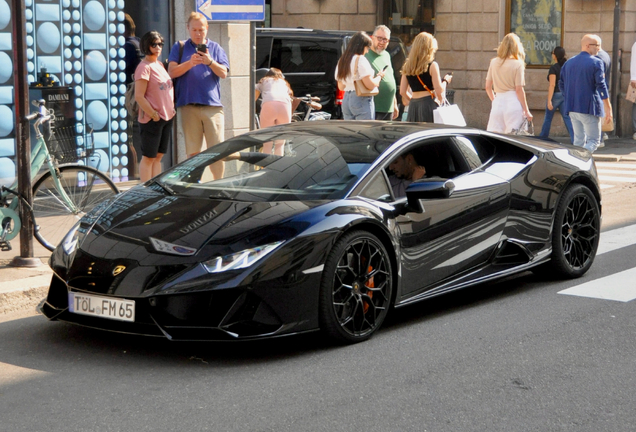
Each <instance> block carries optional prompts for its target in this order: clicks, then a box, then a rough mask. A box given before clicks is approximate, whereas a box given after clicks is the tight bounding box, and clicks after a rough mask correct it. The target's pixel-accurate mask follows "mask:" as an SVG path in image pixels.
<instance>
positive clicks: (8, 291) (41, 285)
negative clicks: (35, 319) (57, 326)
mask: <svg viewBox="0 0 636 432" xmlns="http://www.w3.org/2000/svg"><path fill="white" fill-rule="evenodd" d="M50 285H51V272H47V273H44V274H36V275H33V276H31V277H26V278H21V279H14V280H8V281H6V282H0V316H2V315H7V314H11V313H14V312H21V311H25V310H28V309H35V307H36V306H37V305H38V304H39V303H40V302H41V301H42V300H43V299H45V298H46V296H47V294H48V290H49V286H50Z"/></svg>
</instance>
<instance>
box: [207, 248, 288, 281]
mask: <svg viewBox="0 0 636 432" xmlns="http://www.w3.org/2000/svg"><path fill="white" fill-rule="evenodd" d="M282 243H283V242H282V241H279V242H276V243H270V244H267V245H265V246H258V247H255V248H252V249H245V250H244V251H241V252H237V253H235V254H232V255H226V256H223V257H216V258H213V259H211V260H208V261H205V262H204V263H203V266H204V267H205V269H206V270H207V271H208V273H220V272H224V271H226V270H236V269H242V268H247V267H249V266H251V265H252V264H254V263H255V262H256V261H258V260H260V259H261V258H263V257H264V256H265V255H267V254H268V253H270V252H272V251H273V250H274V249H276V248H277V247H278V246H280V245H281V244H282Z"/></svg>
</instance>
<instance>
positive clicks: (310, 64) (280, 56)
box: [271, 39, 326, 73]
mask: <svg viewBox="0 0 636 432" xmlns="http://www.w3.org/2000/svg"><path fill="white" fill-rule="evenodd" d="M271 66H273V67H277V68H279V69H280V70H282V71H283V73H294V72H326V64H325V59H324V57H323V53H322V48H321V47H320V45H318V44H317V43H315V42H310V41H302V40H293V39H275V40H274V49H273V53H272V60H271Z"/></svg>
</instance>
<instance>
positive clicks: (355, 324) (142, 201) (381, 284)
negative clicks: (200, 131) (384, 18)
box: [42, 121, 601, 342]
mask: <svg viewBox="0 0 636 432" xmlns="http://www.w3.org/2000/svg"><path fill="white" fill-rule="evenodd" d="M405 161H408V163H409V164H415V165H416V166H417V167H418V169H419V173H420V174H423V176H421V178H419V179H418V180H415V181H412V180H413V178H415V176H414V175H411V174H408V175H410V176H411V177H410V178H408V175H405V174H404V172H403V171H404V170H403V169H402V168H404V167H405V166H407V165H408V164H407V163H406V162H405ZM400 164H402V165H400ZM400 166H401V167H402V168H400ZM398 168H400V169H398ZM411 168H412V167H411ZM222 170H224V174H223V175H221V174H220V171H222ZM212 171H215V172H216V173H217V174H216V175H218V176H219V177H221V178H219V179H214V177H213V174H212ZM411 172H412V171H409V173H411ZM405 177H406V178H405ZM600 223H601V197H600V191H599V184H598V179H597V173H596V167H595V165H594V161H593V159H592V155H591V154H590V153H589V152H588V151H587V150H585V149H582V148H579V147H573V146H562V145H560V144H557V143H555V142H548V141H543V140H540V139H537V138H534V137H513V136H504V135H497V134H492V133H488V132H484V131H480V130H476V129H469V128H451V127H442V126H437V125H430V124H429V125H425V124H415V123H401V122H400V123H391V122H362V121H355V122H346V121H329V122H300V123H292V124H288V125H283V126H278V127H273V128H267V129H261V130H258V131H254V132H251V133H246V134H244V135H241V136H237V137H235V138H232V139H230V140H227V141H225V142H223V143H221V144H218V145H216V146H214V147H213V148H211V149H209V150H207V151H205V152H202V153H200V154H198V155H196V156H194V157H192V158H190V159H188V160H186V161H184V162H183V163H181V164H179V165H177V166H175V167H174V168H172V169H170V170H169V171H166V172H165V173H163V174H161V175H159V176H158V177H156V178H154V179H152V180H150V181H148V182H146V183H145V184H140V185H138V186H136V187H134V188H132V189H130V190H129V191H127V192H125V193H122V194H120V195H117V196H115V197H114V198H112V199H111V200H109V201H105V202H103V203H101V204H100V205H99V206H98V207H97V208H95V209H94V210H93V211H92V212H90V213H89V214H87V215H86V216H85V217H84V218H82V219H81V220H80V221H79V222H78V223H77V225H76V226H75V227H74V228H73V229H72V230H71V231H70V232H69V233H68V235H67V236H66V237H65V239H64V240H63V241H62V243H61V244H60V245H59V246H58V247H57V249H56V250H55V251H54V252H53V255H52V256H51V259H50V265H51V267H52V269H53V272H54V276H53V278H52V281H51V286H50V290H49V293H48V297H47V300H46V302H45V304H44V305H43V307H42V310H43V313H44V314H45V315H46V316H47V317H48V318H50V319H52V320H60V321H66V322H70V323H75V324H80V325H84V326H88V327H94V328H100V329H106V330H112V331H118V332H125V333H135V334H143V335H154V336H163V337H166V338H169V339H173V340H245V339H255V338H264V337H274V336H280V335H288V334H298V333H303V332H309V331H314V330H319V329H320V330H323V331H324V332H325V333H326V334H328V335H329V336H331V337H333V338H335V339H336V340H339V341H340V342H358V341H363V340H365V339H368V338H369V337H370V336H371V335H373V333H374V332H375V331H376V330H378V328H380V326H381V325H382V322H383V321H384V319H385V317H386V316H387V313H390V311H391V310H392V308H399V307H401V306H404V305H407V304H411V303H413V302H417V301H420V300H425V299H427V298H430V297H433V296H437V295H440V294H443V293H447V292H449V291H453V290H457V289H459V288H466V287H472V288H471V289H478V287H476V286H475V285H477V284H479V283H481V282H484V281H489V280H493V279H496V278H501V277H504V276H508V275H510V274H512V273H516V272H521V271H525V270H528V269H533V270H537V271H545V272H547V274H549V275H553V276H555V277H578V276H581V275H582V274H584V273H585V272H586V271H587V270H588V269H589V268H590V266H591V265H592V262H593V261H594V257H595V255H596V250H597V247H598V242H599V236H600Z"/></svg>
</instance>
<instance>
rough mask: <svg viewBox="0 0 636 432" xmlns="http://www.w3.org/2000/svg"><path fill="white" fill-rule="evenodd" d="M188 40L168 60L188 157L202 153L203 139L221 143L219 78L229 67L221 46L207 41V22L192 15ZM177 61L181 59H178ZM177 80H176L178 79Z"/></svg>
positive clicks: (219, 173)
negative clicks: (174, 81) (174, 82)
mask: <svg viewBox="0 0 636 432" xmlns="http://www.w3.org/2000/svg"><path fill="white" fill-rule="evenodd" d="M188 32H189V33H190V39H188V40H187V41H185V42H184V43H183V52H182V53H181V54H180V51H181V48H180V42H176V43H175V44H174V45H173V46H172V49H171V50H170V56H169V57H168V61H169V65H168V73H169V74H170V77H172V79H173V80H174V79H176V84H175V94H176V99H177V100H176V104H175V105H176V107H177V112H178V113H179V118H180V119H181V127H182V128H183V135H184V138H185V143H186V153H187V155H188V157H191V156H194V155H195V154H197V153H199V152H200V151H201V147H202V146H203V137H204V136H205V142H206V144H207V147H211V146H213V145H216V144H218V143H220V142H221V141H223V140H224V130H225V117H224V114H223V105H222V104H221V91H220V90H221V87H220V81H221V78H225V77H227V73H228V70H229V68H230V64H229V62H228V59H227V56H226V54H225V51H224V50H223V48H221V46H220V45H219V44H218V43H216V42H213V41H211V40H210V39H208V38H207V34H208V21H207V19H206V18H205V16H204V15H202V14H200V13H198V12H192V13H191V14H190V17H189V18H188ZM179 58H180V60H179ZM177 78H178V79H177ZM223 168H224V167H223V163H222V162H217V163H215V164H214V165H212V167H211V170H212V174H213V175H214V178H215V179H220V178H222V177H223Z"/></svg>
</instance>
